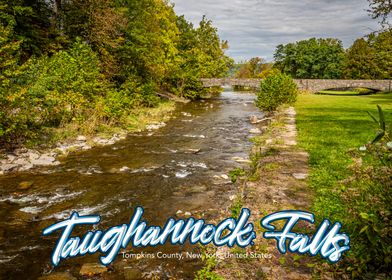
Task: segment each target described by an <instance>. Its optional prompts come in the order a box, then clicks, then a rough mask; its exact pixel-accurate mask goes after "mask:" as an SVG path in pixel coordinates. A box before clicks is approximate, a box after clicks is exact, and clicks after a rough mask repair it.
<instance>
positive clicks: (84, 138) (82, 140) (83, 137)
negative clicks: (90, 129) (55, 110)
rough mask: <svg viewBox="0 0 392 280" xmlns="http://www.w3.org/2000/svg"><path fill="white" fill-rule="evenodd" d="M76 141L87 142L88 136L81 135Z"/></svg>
mask: <svg viewBox="0 0 392 280" xmlns="http://www.w3.org/2000/svg"><path fill="white" fill-rule="evenodd" d="M76 141H78V142H86V141H87V138H86V136H83V135H79V136H78V137H77V138H76Z"/></svg>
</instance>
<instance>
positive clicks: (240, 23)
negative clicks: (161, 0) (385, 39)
mask: <svg viewBox="0 0 392 280" xmlns="http://www.w3.org/2000/svg"><path fill="white" fill-rule="evenodd" d="M172 2H173V3H174V4H175V7H174V9H175V10H176V12H177V14H179V15H182V14H183V15H185V17H186V18H187V19H188V20H189V21H191V22H193V23H194V24H197V23H198V22H199V21H200V19H201V18H202V16H203V15H206V16H207V17H208V18H209V19H211V20H212V21H213V23H214V26H216V27H217V28H218V31H219V35H220V37H221V39H224V40H228V41H229V45H230V50H229V52H228V54H229V55H230V56H231V57H233V58H234V59H235V60H236V61H240V60H243V59H249V58H251V57H255V56H260V57H264V58H266V59H267V60H269V61H271V60H272V59H273V53H274V50H275V47H276V46H277V45H279V44H286V43H289V42H294V41H297V40H302V39H307V38H311V37H323V38H326V37H334V38H339V39H341V40H342V41H343V44H344V46H345V47H346V48H347V47H349V46H350V45H351V44H352V42H353V41H354V40H355V39H356V38H359V37H362V36H364V35H366V34H368V33H370V32H372V31H375V30H377V29H378V23H377V21H376V20H373V19H371V18H370V17H369V16H368V14H367V12H366V9H367V8H368V2H367V0H172Z"/></svg>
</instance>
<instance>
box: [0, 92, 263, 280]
mask: <svg viewBox="0 0 392 280" xmlns="http://www.w3.org/2000/svg"><path fill="white" fill-rule="evenodd" d="M253 99H254V96H253V95H252V94H248V93H234V92H230V91H225V92H223V93H222V94H221V95H219V96H218V97H216V98H213V99H211V100H205V101H199V102H193V103H190V104H185V105H179V106H178V109H177V111H176V113H175V115H176V116H177V117H176V118H174V119H173V120H171V121H169V122H168V123H167V125H166V126H163V127H161V128H160V129H159V130H154V131H147V132H144V133H138V134H134V135H130V136H129V137H128V138H127V139H125V140H123V141H121V142H118V143H117V144H115V145H114V146H107V147H98V148H94V149H92V150H90V151H86V152H80V153H75V154H73V155H70V156H69V157H68V158H67V159H66V160H65V161H64V162H62V164H61V165H59V166H56V167H50V168H44V169H40V170H37V171H35V172H34V173H19V174H10V175H7V176H3V177H0V186H1V188H0V215H1V220H0V244H1V245H0V278H1V279H3V278H4V279H31V278H32V279H35V278H37V277H39V276H40V275H42V274H43V273H45V272H48V271H50V270H51V267H50V255H51V251H52V250H53V248H54V246H55V243H56V240H57V238H58V235H53V236H49V237H45V238H44V237H42V236H41V232H42V230H43V229H44V228H45V227H47V226H49V225H50V224H52V223H54V222H56V221H58V220H62V219H66V218H68V217H69V215H70V213H72V212H73V211H78V212H79V213H80V214H82V215H86V214H100V215H101V216H102V222H101V224H100V225H99V227H100V228H105V227H108V226H114V225H117V224H120V223H126V222H127V221H129V219H130V217H131V215H132V211H133V209H134V207H135V206H143V207H144V209H145V214H144V217H145V219H146V220H147V221H148V223H149V224H157V225H162V224H163V223H164V222H165V221H166V220H167V219H168V218H169V217H170V216H175V215H176V213H181V212H182V213H186V212H190V213H192V215H194V216H196V217H201V216H203V217H204V218H205V219H207V220H208V219H209V218H212V217H214V215H215V216H216V215H217V213H219V212H220V210H221V209H224V208H225V207H227V206H228V205H229V197H230V196H231V195H233V194H234V193H235V187H234V186H233V185H232V184H231V183H230V182H228V180H224V179H223V178H225V176H223V178H222V176H221V175H222V174H227V173H228V171H229V170H231V169H233V168H235V167H238V166H240V165H239V164H238V163H236V162H235V161H233V159H232V158H233V157H244V158H246V157H247V155H248V153H249V149H250V146H251V143H250V142H249V136H250V134H249V130H250V129H251V128H252V127H251V125H250V124H249V116H250V115H253V114H256V115H257V114H260V113H259V112H257V110H256V108H255V107H254V105H253ZM22 181H29V182H30V181H31V182H33V186H32V187H31V188H30V189H29V190H25V191H21V190H19V189H18V184H19V183H20V182H22ZM179 210H181V211H179ZM88 229H90V228H88V227H85V228H84V227H82V228H80V229H79V231H80V232H81V233H82V232H85V231H86V230H88ZM76 233H77V232H76ZM127 251H134V250H133V249H132V248H129V249H128V250H127ZM136 251H141V250H140V249H138V250H136ZM143 251H144V252H156V251H164V252H180V251H197V248H193V247H191V246H190V245H184V246H175V247H174V246H163V247H160V248H159V247H156V248H144V249H143ZM97 261H98V255H93V256H85V257H79V258H75V259H71V260H66V261H63V262H62V263H61V264H60V266H59V267H58V268H56V271H65V270H69V271H70V272H71V273H72V274H73V275H74V276H78V271H79V269H80V267H81V265H82V264H84V263H88V262H97ZM200 265H201V264H200V263H198V262H195V261H186V260H185V261H182V262H178V261H176V260H171V259H159V260H157V259H140V260H138V261H135V260H129V261H124V260H122V258H121V256H119V257H118V258H117V261H116V263H115V264H114V271H113V272H112V273H111V274H110V275H109V276H108V277H109V278H106V279H117V278H118V276H119V275H120V274H122V273H123V269H122V268H121V266H131V267H132V266H135V267H138V268H139V269H141V270H142V271H143V272H144V276H145V277H148V276H149V275H150V276H151V277H152V276H154V275H156V276H158V277H159V278H168V277H171V276H175V277H180V278H185V279H187V278H192V277H193V274H194V272H195V271H196V270H197V269H198V268H200Z"/></svg>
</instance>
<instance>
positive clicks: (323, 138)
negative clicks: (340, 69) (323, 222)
mask: <svg viewBox="0 0 392 280" xmlns="http://www.w3.org/2000/svg"><path fill="white" fill-rule="evenodd" d="M377 104H378V105H380V106H381V107H382V108H383V109H384V111H385V115H386V119H387V122H388V123H391V122H392V114H391V113H392V93H390V94H381V93H380V94H375V95H369V96H328V95H301V96H300V97H299V100H298V102H297V105H296V109H297V113H298V115H297V126H298V140H299V145H300V147H301V148H304V149H305V150H307V151H308V152H309V154H310V167H311V171H310V185H311V186H312V187H314V189H315V191H316V201H315V203H314V210H315V212H316V213H317V215H322V216H324V217H329V218H331V219H334V220H338V219H340V217H342V215H344V210H343V209H342V207H341V206H340V205H341V204H340V203H339V195H338V194H336V193H335V192H333V191H332V188H333V187H335V186H338V182H339V181H340V180H341V179H344V178H345V177H346V176H347V175H348V171H347V168H346V167H347V166H348V165H349V164H350V163H351V161H350V156H349V155H348V154H347V151H348V150H349V149H350V148H358V147H360V146H362V145H363V144H365V143H367V142H369V141H370V140H372V139H373V138H374V135H375V132H376V127H375V123H374V122H373V121H372V120H371V119H370V117H369V116H368V115H367V113H366V111H371V112H372V113H374V115H376V116H377V112H376V111H377V108H376V105H377ZM319 218H323V217H319Z"/></svg>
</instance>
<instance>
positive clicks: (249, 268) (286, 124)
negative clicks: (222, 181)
mask: <svg viewBox="0 0 392 280" xmlns="http://www.w3.org/2000/svg"><path fill="white" fill-rule="evenodd" d="M295 115H296V113H295V110H294V108H288V109H286V110H284V111H281V112H279V113H277V114H276V115H275V117H274V118H273V120H272V121H271V123H270V124H269V125H268V127H262V128H264V129H265V131H264V133H263V135H262V136H259V137H257V139H256V144H255V146H254V148H253V155H254V157H255V159H254V160H253V162H254V165H255V166H254V170H253V174H252V175H250V176H248V178H247V179H246V180H245V181H244V182H242V183H241V187H240V193H241V196H242V205H243V207H247V208H249V209H250V210H251V212H252V216H251V218H252V222H253V223H254V225H255V227H256V232H257V239H256V240H255V244H256V245H255V246H253V247H250V248H247V249H246V250H243V249H231V250H230V249H219V250H229V251H231V252H233V251H238V252H241V251H242V252H248V255H250V254H251V253H252V252H253V254H264V255H259V256H264V257H257V258H254V257H248V258H226V259H224V260H218V263H217V268H216V272H217V273H218V274H219V275H222V276H223V277H224V278H225V279H310V278H311V274H312V268H311V267H312V264H311V262H312V260H311V259H310V258H309V257H304V256H300V255H296V254H286V255H281V254H279V252H278V250H277V247H276V241H272V240H265V239H263V237H262V230H261V227H260V225H259V223H260V220H261V219H262V218H263V217H265V216H266V215H268V214H271V213H274V212H277V211H281V210H289V209H290V210H291V209H300V210H309V205H310V201H311V196H312V195H311V191H310V189H309V188H308V186H307V184H306V178H307V174H308V154H307V153H306V152H304V151H301V150H300V149H299V148H298V147H297V142H296V135H297V131H296V125H295ZM302 227H308V226H307V225H302ZM305 230H306V229H305ZM266 256H267V257H266Z"/></svg>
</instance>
